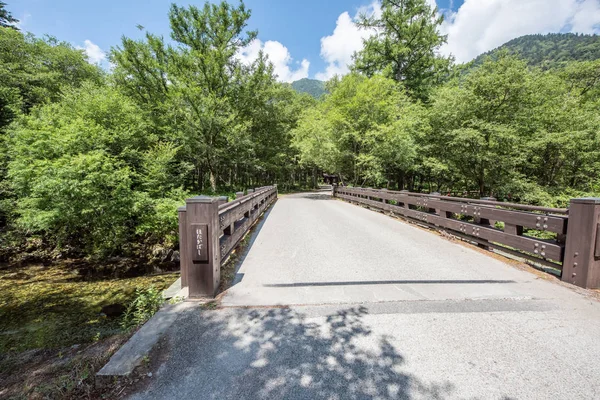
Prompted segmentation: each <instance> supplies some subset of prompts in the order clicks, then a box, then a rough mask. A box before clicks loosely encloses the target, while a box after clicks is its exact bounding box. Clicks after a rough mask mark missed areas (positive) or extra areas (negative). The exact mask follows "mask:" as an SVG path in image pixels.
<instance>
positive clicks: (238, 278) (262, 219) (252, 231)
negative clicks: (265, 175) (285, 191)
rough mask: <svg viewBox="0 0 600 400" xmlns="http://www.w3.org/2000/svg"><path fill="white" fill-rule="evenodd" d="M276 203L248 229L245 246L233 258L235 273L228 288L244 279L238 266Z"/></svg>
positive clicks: (242, 261)
mask: <svg viewBox="0 0 600 400" xmlns="http://www.w3.org/2000/svg"><path fill="white" fill-rule="evenodd" d="M276 204H277V202H275V203H274V204H273V205H271V206H270V207H269V208H268V209H267V210H265V212H264V214H263V215H262V216H261V217H260V219H259V220H258V222H257V223H256V225H254V226H253V227H252V228H251V229H250V233H249V235H250V240H249V241H248V244H247V245H246V247H244V248H243V249H242V250H241V253H240V256H239V258H238V259H237V260H235V275H234V277H233V282H231V286H228V288H230V287H233V286H235V285H237V284H238V283H240V282H241V281H242V279H244V274H242V273H240V272H239V271H240V267H241V266H242V264H243V263H244V260H245V259H246V257H247V256H248V253H249V252H250V249H252V246H253V245H254V242H255V241H256V238H257V237H258V234H259V233H260V231H261V229H262V227H263V225H264V224H265V221H266V220H267V218H268V217H269V214H271V211H273V208H274V207H275V205H276Z"/></svg>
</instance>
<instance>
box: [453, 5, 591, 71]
mask: <svg viewBox="0 0 600 400" xmlns="http://www.w3.org/2000/svg"><path fill="white" fill-rule="evenodd" d="M446 17H447V20H446V21H445V22H444V24H443V25H442V32H443V33H445V34H447V35H448V43H447V44H446V45H445V46H443V48H442V49H441V52H442V53H443V54H453V55H454V56H455V57H456V61H457V62H466V61H470V60H472V59H473V58H475V57H477V56H478V55H479V54H481V53H484V52H486V51H489V50H492V49H494V48H496V47H498V46H500V45H502V44H503V43H506V42H507V41H509V40H511V39H514V38H516V37H519V36H522V35H528V34H536V33H541V34H545V33H550V32H579V33H597V32H599V29H598V28H599V25H598V24H600V1H598V0H465V2H464V4H463V5H462V6H461V7H460V8H459V9H458V11H456V12H449V13H447V14H446Z"/></svg>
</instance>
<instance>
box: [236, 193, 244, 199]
mask: <svg viewBox="0 0 600 400" xmlns="http://www.w3.org/2000/svg"><path fill="white" fill-rule="evenodd" d="M240 197H244V192H235V198H236V199H239V198H240Z"/></svg>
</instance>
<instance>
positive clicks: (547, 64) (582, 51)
mask: <svg viewBox="0 0 600 400" xmlns="http://www.w3.org/2000/svg"><path fill="white" fill-rule="evenodd" d="M501 51H508V52H509V53H510V54H514V55H517V56H518V57H520V58H522V59H523V60H525V61H526V62H527V63H528V64H529V65H530V66H538V67H542V68H556V67H560V66H564V65H566V64H567V63H569V62H571V61H594V60H598V59H600V37H599V36H598V35H584V34H579V33H548V34H545V35H541V34H537V35H525V36H521V37H518V38H516V39H512V40H510V41H508V42H506V43H504V44H503V45H502V46H500V47H498V48H497V49H494V50H491V51H489V52H487V53H484V54H482V55H480V56H479V57H477V58H476V59H475V60H474V61H473V62H472V64H473V65H475V66H478V65H481V64H482V63H483V60H484V58H485V57H488V56H491V57H492V58H495V57H496V56H497V55H498V54H499V52H501Z"/></svg>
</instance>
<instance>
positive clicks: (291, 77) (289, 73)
mask: <svg viewBox="0 0 600 400" xmlns="http://www.w3.org/2000/svg"><path fill="white" fill-rule="evenodd" d="M261 50H262V51H263V53H264V54H265V55H266V56H267V57H268V58H269V61H271V63H272V64H273V68H274V70H275V74H276V75H277V78H278V79H279V80H280V81H282V82H293V81H297V80H298V79H302V78H307V77H308V68H309V67H310V62H309V61H308V60H306V59H303V60H302V61H301V62H296V63H294V62H293V61H294V60H293V58H292V56H291V55H290V52H289V50H288V48H287V47H285V46H284V45H283V44H281V43H279V42H277V41H273V40H268V41H266V42H265V43H263V42H261V41H260V40H258V39H255V40H253V41H252V42H251V43H250V44H249V45H248V46H246V47H245V48H244V49H242V50H241V51H240V52H239V53H238V54H237V57H238V59H240V60H241V61H242V62H244V63H246V64H249V63H251V62H253V61H254V60H256V58H257V57H258V53H259V52H260V51H261ZM294 64H295V65H296V68H295V69H292V68H293V67H294Z"/></svg>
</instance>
